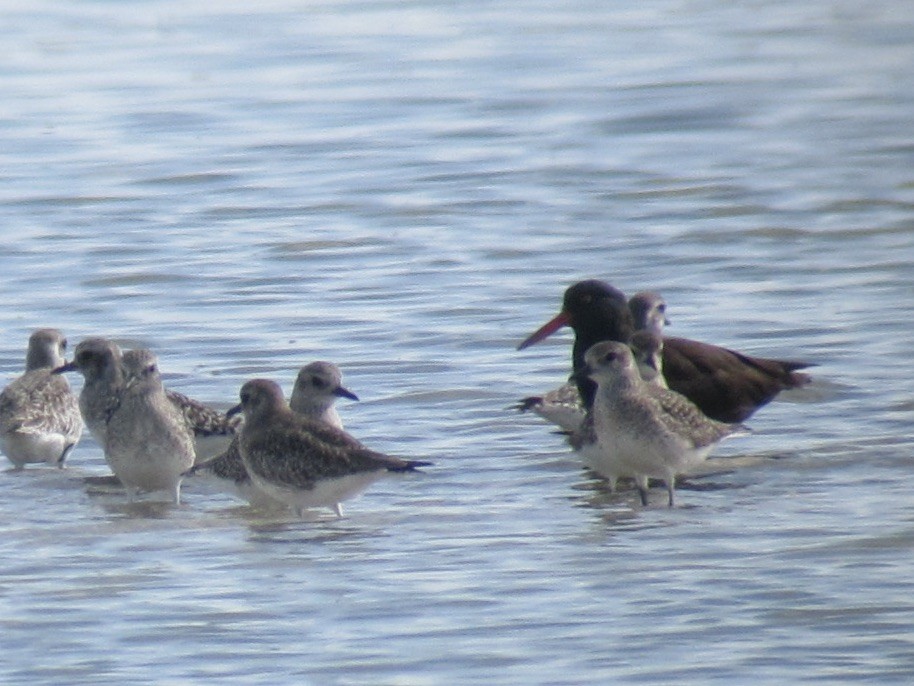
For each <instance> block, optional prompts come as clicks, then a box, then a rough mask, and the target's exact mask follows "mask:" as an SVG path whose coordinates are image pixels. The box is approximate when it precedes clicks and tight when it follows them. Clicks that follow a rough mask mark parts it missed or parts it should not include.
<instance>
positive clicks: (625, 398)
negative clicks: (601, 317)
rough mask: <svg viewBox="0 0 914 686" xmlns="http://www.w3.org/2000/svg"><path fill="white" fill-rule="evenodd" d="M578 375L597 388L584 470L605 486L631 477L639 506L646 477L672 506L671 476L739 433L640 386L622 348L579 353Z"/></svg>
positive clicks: (677, 397) (612, 345)
mask: <svg viewBox="0 0 914 686" xmlns="http://www.w3.org/2000/svg"><path fill="white" fill-rule="evenodd" d="M579 373H581V374H586V375H587V376H589V377H590V378H591V379H593V380H594V381H595V382H596V384H597V391H596V394H595V396H594V403H593V406H592V407H591V410H590V414H589V420H590V422H591V423H592V434H591V438H592V440H593V441H594V443H595V445H593V446H592V450H593V452H596V453H597V454H598V455H599V458H598V459H597V460H595V462H596V464H591V465H590V466H591V467H593V468H594V469H595V470H596V471H598V472H600V473H601V474H603V475H605V476H606V477H607V478H608V479H609V480H610V485H611V486H612V485H613V484H614V481H615V479H616V478H617V477H618V476H622V475H626V476H628V475H630V476H633V477H634V478H635V483H636V484H637V486H638V491H639V493H640V494H641V502H642V503H643V504H644V505H647V489H648V479H649V477H654V478H659V479H663V481H664V482H665V483H666V488H667V494H668V496H669V497H668V503H669V506H670V507H673V504H674V492H675V487H676V476H677V475H680V474H684V473H687V472H688V471H689V470H690V469H691V468H693V467H695V466H696V465H697V464H699V463H700V462H701V461H703V460H704V459H705V458H706V457H707V456H708V454H709V453H710V452H711V450H712V449H713V448H714V446H716V445H717V444H718V443H719V442H720V441H721V440H723V439H724V438H727V437H728V436H732V435H736V434H738V433H744V432H745V427H742V426H741V425H739V424H727V423H724V422H718V421H715V420H713V419H709V418H708V417H707V416H705V415H704V414H703V413H702V412H701V410H699V409H698V407H697V406H696V405H695V404H694V403H692V402H691V401H689V400H688V399H687V398H686V397H685V396H683V395H681V394H679V393H676V392H675V391H671V390H668V389H665V388H659V387H657V386H654V385H651V384H648V383H646V382H645V381H644V380H643V379H642V378H641V375H640V374H639V373H638V369H637V367H636V365H635V360H634V357H633V356H632V353H631V350H630V349H629V347H628V346H627V345H625V344H624V343H618V342H616V341H604V342H602V343H597V344H596V345H594V346H593V347H591V348H590V349H589V350H588V351H587V352H586V353H585V355H584V367H583V368H582V370H581V372H579Z"/></svg>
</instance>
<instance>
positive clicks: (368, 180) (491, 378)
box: [0, 0, 914, 684]
mask: <svg viewBox="0 0 914 686" xmlns="http://www.w3.org/2000/svg"><path fill="white" fill-rule="evenodd" d="M0 36H2V39H3V44H4V47H5V54H6V58H7V59H6V60H5V64H4V67H3V68H0V85H2V89H3V93H4V97H3V98H2V102H0V161H2V164H0V219H2V229H0V235H2V237H3V250H2V252H0V266H2V268H0V286H2V292H3V294H4V302H5V306H4V307H3V309H2V311H0V323H2V327H3V328H2V330H3V332H4V336H3V339H2V342H0V371H2V372H3V375H4V381H5V380H7V379H11V378H13V377H14V376H15V375H16V374H18V373H19V371H20V368H21V365H22V359H23V356H24V346H25V341H26V339H27V337H28V334H29V332H30V331H31V330H32V329H33V328H36V327H38V326H58V327H60V328H62V329H63V330H64V331H65V332H66V333H67V334H68V335H69V337H70V340H71V341H73V342H75V341H78V340H79V339H80V338H82V337H85V336H88V335H93V334H102V335H108V336H112V337H115V338H116V339H118V340H119V341H121V342H122V343H124V344H125V345H139V344H142V345H147V346H150V347H152V348H153V349H155V350H156V351H157V352H158V354H159V356H160V362H161V367H162V369H163V371H164V373H165V376H166V382H167V383H168V384H169V385H170V386H171V387H173V388H176V389H178V390H181V391H184V392H186V393H188V394H190V395H192V396H194V397H197V398H199V399H202V400H206V401H209V402H212V403H214V404H216V405H217V406H220V407H227V406H228V405H229V404H232V403H234V401H235V398H236V397H237V391H238V388H239V386H240V384H241V383H242V382H243V381H244V380H245V379H247V378H250V377H252V376H270V377H273V378H276V379H277V380H280V381H281V382H282V383H283V384H284V386H285V387H286V388H287V389H288V388H289V387H290V386H291V382H292V380H293V376H294V373H295V371H296V370H297V368H298V367H299V366H301V365H302V364H304V363H306V362H308V361H311V360H313V359H319V358H322V359H331V360H333V361H335V362H337V363H339V364H340V366H341V367H342V368H343V371H344V374H345V377H346V384H347V386H348V387H349V388H351V389H352V390H354V391H355V392H356V393H358V394H359V395H360V396H361V397H362V401H361V402H359V403H347V404H345V405H343V406H341V408H340V409H341V414H342V415H343V417H344V420H345V421H346V423H347V426H348V428H349V429H350V430H351V431H352V432H353V433H354V434H355V435H356V436H358V437H360V438H361V439H363V440H364V441H365V442H366V443H368V444H369V445H371V446H372V447H375V448H378V449H381V450H385V451H388V452H393V453H397V454H402V455H407V456H413V457H428V458H432V459H434V460H435V462H436V464H435V466H434V467H433V468H430V469H428V470H427V471H426V473H425V474H422V475H417V476H415V477H411V478H405V479H390V480H387V481H384V482H382V483H379V484H377V485H376V486H374V487H372V488H371V489H370V490H369V491H368V492H366V493H365V494H364V495H363V496H362V497H361V498H360V499H358V500H355V501H352V502H351V503H349V504H348V507H347V511H346V512H347V514H346V517H345V518H343V519H341V520H337V519H335V518H333V517H331V516H329V515H328V516H322V517H321V518H320V519H318V520H317V521H308V522H301V521H295V520H278V521H277V520H270V519H266V518H264V517H263V516H261V515H257V514H255V513H253V512H251V511H250V510H248V509H247V508H246V507H244V506H243V504H242V503H240V502H238V501H236V500H234V499H232V498H231V497H229V496H228V495H223V494H220V493H219V492H217V491H216V490H215V489H214V488H213V487H212V486H211V485H209V484H207V483H204V482H198V480H191V481H188V482H187V483H185V486H184V499H185V503H184V504H183V505H182V506H180V507H172V506H169V505H164V504H161V503H154V502H140V503H134V504H130V503H128V502H127V501H126V499H125V498H124V497H123V495H122V494H121V493H119V492H118V491H117V490H112V489H110V488H107V489H106V488H104V487H102V486H99V485H97V484H96V483H94V482H93V481H92V479H91V477H98V476H102V475H104V474H106V473H107V468H106V466H105V464H104V460H103V458H102V454H101V450H100V448H99V447H98V445H97V444H95V443H94V442H93V441H92V440H91V439H90V438H87V439H85V440H84V441H83V442H82V443H81V444H80V445H79V446H78V447H77V449H76V450H75V451H74V453H73V454H72V456H71V459H70V467H69V468H68V469H67V470H65V471H63V472H59V471H57V470H53V469H44V468H40V467H38V468H30V469H27V470H26V471H24V472H19V473H14V472H11V471H5V472H3V473H0V492H2V497H0V521H2V524H0V558H2V560H3V563H2V565H0V623H2V641H0V642H2V645H3V650H2V653H0V670H2V671H0V674H2V679H3V681H5V682H9V683H26V682H28V683H48V684H59V683H70V684H76V683H91V684H124V683H150V682H161V683H192V682H200V683H204V682H206V683H209V682H218V681H233V682H236V683H264V684H267V683H269V684H275V683H314V684H323V683H339V684H378V683H400V684H406V683H410V684H426V683H428V684H432V683H434V684H438V683H471V682H477V683H482V682H485V683H492V682H495V683H524V684H527V683H551V684H572V683H671V682H673V681H675V682H676V683H695V684H706V683H709V682H726V683H734V682H736V683H739V682H751V683H772V682H777V683H784V682H787V683H797V682H805V681H815V682H828V683H833V682H841V681H844V682H863V681H868V682H879V683H893V682H896V683H910V681H911V679H912V678H914V632H912V629H911V627H912V625H914V568H912V564H911V560H912V550H914V515H912V511H911V504H912V502H914V501H912V498H911V496H910V489H911V478H910V474H911V470H912V457H911V455H912V449H914V436H912V430H911V425H912V419H914V395H912V391H911V381H910V380H911V378H912V376H914V368H912V367H914V365H912V363H911V345H912V343H911V341H912V335H911V332H912V324H911V315H912V309H914V308H912V304H911V303H912V295H914V285H912V284H914V219H912V218H914V171H912V170H914V164H912V163H914V144H912V138H911V121H912V120H914V70H912V68H911V66H912V64H914V11H912V9H911V8H910V7H908V6H907V5H906V4H904V3H897V2H890V1H889V0H881V1H880V0H877V1H876V2H870V3H867V4H865V5H861V4H860V3H856V2H851V1H850V0H847V1H841V0H813V1H811V2H804V3H790V2H778V1H776V0H770V1H763V2H754V3H748V4H746V3H743V4H740V3H736V4H733V3H721V2H717V1H698V0H694V1H683V0H677V1H673V0H668V1H659V0H658V1H656V2H647V3H640V4H632V3H623V2H587V1H586V0H581V1H580V2H577V1H576V2H572V3H561V4H559V5H556V4H555V3H537V2H526V3H500V4H499V3H467V2H457V3H446V4H441V3H423V2H400V3H383V2H378V3H358V2H345V1H341V2H325V3H308V4H303V5H298V4H296V3H291V2H288V1H286V0H275V1H274V2H268V3H253V4H252V3H195V2H189V3H188V2H184V3H177V2H167V1H163V2H119V3H106V2H88V3H76V4H73V3H61V2H38V3H32V4H31V5H30V6H29V9H28V10H25V9H22V10H17V9H14V8H7V9H6V10H5V11H4V21H3V22H2V23H0ZM584 277H599V278H603V279H606V280H609V281H611V282H612V283H614V284H615V285H617V286H619V287H620V288H623V289H625V290H627V291H629V292H633V291H635V290H638V289H642V288H646V287H651V288H655V289H657V290H660V291H661V292H663V293H664V295H665V296H666V298H667V300H668V301H669V303H670V312H671V318H672V321H673V326H672V329H671V332H675V334H676V335H683V336H689V337H695V338H700V339H703V340H708V341H713V342H716V343H721V344H726V345H730V346H733V347H736V348H739V349H740V350H744V351H746V352H750V353H756V354H764V355H768V356H780V357H787V358H800V359H806V360H809V361H812V362H816V363H818V365H819V366H818V367H817V368H816V369H815V375H816V382H815V384H814V385H813V387H812V388H810V389H807V390H804V391H802V392H799V393H794V394H793V395H792V397H785V398H783V399H782V401H779V402H776V403H774V404H772V405H771V406H769V407H767V408H765V409H764V410H762V411H761V412H759V413H758V414H757V415H756V416H755V417H754V418H753V419H752V420H751V422H750V423H751V426H752V428H753V429H754V434H753V435H752V436H750V437H748V438H745V439H741V440H739V441H736V440H734V441H732V442H730V443H728V444H725V445H724V446H722V447H721V449H720V450H719V451H718V456H719V457H718V458H717V459H716V462H715V465H714V467H715V469H718V468H719V470H718V471H717V472H716V473H714V474H713V475H711V476H709V477H705V478H702V479H699V480H695V481H694V482H693V483H692V485H691V487H690V488H687V489H683V490H682V492H681V494H680V496H679V501H680V505H679V506H678V507H677V508H675V509H673V510H668V509H667V508H665V507H661V506H660V505H659V503H660V502H661V501H662V500H663V497H662V495H660V494H659V493H658V494H656V495H655V500H656V502H657V504H656V505H654V506H651V507H648V508H646V509H645V508H641V507H640V506H638V505H637V503H636V498H634V497H633V496H632V494H631V493H622V494H619V495H615V496H611V495H609V494H607V493H606V492H605V491H603V490H602V489H601V488H600V486H599V483H598V482H596V481H595V480H593V479H592V478H591V477H590V476H589V475H588V474H587V473H585V472H583V471H582V470H581V468H580V466H579V465H578V464H577V462H576V461H575V459H574V458H573V456H572V455H570V454H569V452H568V451H567V449H566V448H565V447H564V444H563V442H562V440H561V439H560V438H559V437H557V436H555V435H553V434H552V433H551V431H550V428H549V427H548V426H546V425H545V424H543V423H542V422H541V421H540V420H538V419H537V418H536V417H531V416H526V415H524V416H519V415H517V414H515V413H513V412H512V411H510V410H508V409H506V408H508V407H509V406H510V405H511V404H512V403H513V402H514V401H515V400H516V399H518V398H520V397H522V396H524V395H529V394H531V393H534V392H540V391H543V390H545V389H548V388H550V387H552V386H554V385H556V384H557V383H559V382H560V381H561V380H562V379H563V378H564V376H565V375H566V374H567V371H568V367H569V345H570V336H569V335H567V334H566V335H564V336H557V337H555V338H554V340H553V339H550V341H548V342H546V343H544V344H541V345H539V346H536V347H534V348H532V349H530V350H526V351H523V352H520V353H518V352H516V351H515V350H514V347H515V346H516V344H517V343H518V342H519V341H520V340H521V339H522V338H523V337H524V336H525V335H526V334H528V333H529V332H530V331H532V330H533V329H534V328H536V327H537V326H539V325H540V324H541V323H543V322H544V321H545V320H546V319H547V318H548V317H550V316H552V315H553V314H554V313H555V312H556V310H557V308H558V306H559V303H560V299H561V294H562V291H563V289H564V288H565V287H566V286H567V285H569V284H570V283H572V282H573V281H575V280H577V279H579V278H584ZM74 383H75V384H77V385H78V379H74ZM87 479H89V481H88V482H87Z"/></svg>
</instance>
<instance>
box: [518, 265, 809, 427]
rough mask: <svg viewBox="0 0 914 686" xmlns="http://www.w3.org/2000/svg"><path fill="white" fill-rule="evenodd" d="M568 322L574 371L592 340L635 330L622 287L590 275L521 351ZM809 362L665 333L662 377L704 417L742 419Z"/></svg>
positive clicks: (590, 389)
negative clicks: (572, 335) (769, 356)
mask: <svg viewBox="0 0 914 686" xmlns="http://www.w3.org/2000/svg"><path fill="white" fill-rule="evenodd" d="M566 325H568V326H570V327H571V328H572V329H573V330H574V333H575V340H574V346H573V347H572V366H573V369H574V371H575V372H577V371H579V370H580V369H581V368H582V367H583V365H584V353H585V352H586V351H587V350H588V349H589V348H590V347H591V346H592V345H594V344H595V343H598V342H600V341H605V340H611V341H620V342H626V343H627V342H628V341H629V340H630V339H631V337H632V334H633V333H634V321H633V318H632V315H631V312H630V311H629V309H628V304H627V302H626V300H625V296H624V295H623V294H622V292H621V291H619V290H618V289H616V288H613V287H612V286H610V285H609V284H606V283H604V282H602V281H597V280H588V281H581V282H579V283H576V284H574V285H573V286H571V287H569V288H568V289H567V290H566V291H565V296H564V300H563V304H562V310H561V311H560V312H559V314H558V315H556V316H555V317H553V318H552V319H551V320H549V321H548V322H547V323H546V324H544V325H543V326H541V327H540V328H539V329H537V330H536V331H535V332H534V333H533V334H531V335H530V336H529V337H528V338H527V339H526V340H524V341H523V342H522V343H521V344H520V345H519V346H518V349H519V350H523V349H524V348H526V347H528V346H531V345H533V344H534V343H537V342H539V341H541V340H543V339H544V338H546V337H547V336H549V335H551V334H552V333H554V332H555V331H557V330H558V329H560V328H561V327H563V326H566ZM809 366H811V365H809V364H807V363H804V362H790V361H783V360H772V359H766V358H761V357H750V356H748V355H744V354H742V353H739V352H736V351H733V350H728V349H727V348H721V347H719V346H716V345H710V344H708V343H700V342H698V341H693V340H689V339H685V338H674V337H666V336H665V337H664V338H663V376H664V378H665V379H666V382H667V385H668V386H669V387H670V388H671V389H672V390H674V391H676V392H678V393H681V394H682V395H684V396H686V397H687V398H689V400H691V401H692V402H694V403H695V404H696V405H698V407H699V409H701V411H702V412H704V413H705V414H706V415H707V416H708V417H710V418H712V419H716V420H718V421H723V422H741V421H744V420H745V419H747V418H748V417H750V416H751V415H752V414H753V413H754V412H755V411H756V410H758V409H759V408H760V407H762V406H763V405H766V404H767V403H769V402H771V400H773V399H774V397H775V396H776V395H777V394H778V393H780V392H781V391H782V390H785V389H788V388H796V387H799V386H803V385H804V384H806V383H808V382H809V377H808V376H807V375H806V374H802V373H798V372H797V370H799V369H803V368H805V367H809ZM576 378H577V387H578V392H579V393H580V394H581V398H582V404H583V405H584V407H590V406H591V405H592V403H593V395H594V392H595V390H596V386H595V384H594V383H593V382H592V381H591V380H590V379H586V378H582V376H581V375H578V376H577V377H576Z"/></svg>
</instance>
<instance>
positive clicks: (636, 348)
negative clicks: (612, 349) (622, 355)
mask: <svg viewBox="0 0 914 686" xmlns="http://www.w3.org/2000/svg"><path fill="white" fill-rule="evenodd" d="M628 347H629V348H631V351H632V355H633V356H634V358H635V364H636V365H638V373H639V374H640V375H641V378H642V379H644V380H645V381H647V382H648V383H649V384H653V385H654V386H659V387H660V388H669V386H667V385H666V379H665V378H663V337H662V336H660V334H657V333H654V332H653V331H649V330H647V329H642V330H641V331H636V332H635V333H634V334H632V337H631V340H630V341H629V342H628Z"/></svg>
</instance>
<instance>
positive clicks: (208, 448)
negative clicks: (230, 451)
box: [54, 336, 240, 462]
mask: <svg viewBox="0 0 914 686" xmlns="http://www.w3.org/2000/svg"><path fill="white" fill-rule="evenodd" d="M121 358H122V354H121V349H120V347H118V345H117V344H116V343H114V342H113V341H110V340H108V339H106V338H101V337H99V336H93V337H91V338H86V339H85V340H83V341H80V343H79V344H78V345H77V346H76V349H75V350H74V353H73V360H72V362H70V363H69V364H65V365H63V366H61V367H59V368H57V369H55V370H54V371H55V373H62V372H69V371H78V372H80V373H81V374H82V375H83V377H84V379H85V383H84V384H83V389H82V392H81V393H80V395H79V408H80V410H81V412H82V416H83V420H84V421H85V422H86V426H88V427H89V431H91V432H92V435H93V436H94V437H95V440H96V441H98V443H99V445H101V446H104V445H105V431H106V426H107V421H108V417H109V415H110V414H111V411H112V409H113V407H114V406H116V405H117V402H118V393H119V391H120V389H121V388H122V386H123V375H124V371H123V369H122V359H121ZM165 395H166V396H167V397H168V400H169V401H170V402H171V403H172V404H173V405H174V406H175V409H177V410H178V412H180V413H181V416H182V417H183V419H184V422H185V424H186V425H187V427H188V429H190V431H191V432H192V433H193V436H194V454H195V455H196V460H197V461H198V462H201V461H205V460H208V459H210V458H212V457H214V456H215V455H218V454H219V453H220V452H222V451H223V450H225V449H226V448H227V447H228V445H229V444H230V443H231V441H232V438H233V437H234V435H235V429H236V428H237V427H238V424H239V423H240V419H239V418H237V417H236V418H233V419H228V418H226V416H225V414H224V413H222V412H219V411H218V410H215V409H213V408H211V407H208V406H207V405H205V404H203V403H201V402H199V401H197V400H194V399H193V398H189V397H187V396H186V395H184V394H183V393H179V392H178V391H173V390H171V389H168V388H166V389H165Z"/></svg>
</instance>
